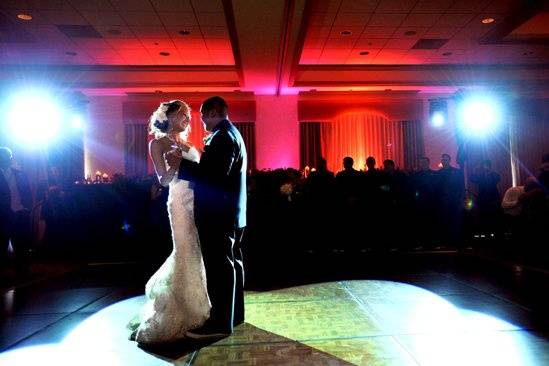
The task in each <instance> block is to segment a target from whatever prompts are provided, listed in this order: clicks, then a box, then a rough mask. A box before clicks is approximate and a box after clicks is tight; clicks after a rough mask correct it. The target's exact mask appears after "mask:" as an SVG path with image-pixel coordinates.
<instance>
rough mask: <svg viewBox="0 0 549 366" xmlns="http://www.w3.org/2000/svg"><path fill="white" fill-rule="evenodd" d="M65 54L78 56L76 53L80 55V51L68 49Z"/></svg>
mask: <svg viewBox="0 0 549 366" xmlns="http://www.w3.org/2000/svg"><path fill="white" fill-rule="evenodd" d="M65 55H69V56H76V55H78V52H74V51H67V52H65Z"/></svg>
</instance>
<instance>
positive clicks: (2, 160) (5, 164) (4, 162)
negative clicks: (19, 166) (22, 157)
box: [0, 147, 13, 169]
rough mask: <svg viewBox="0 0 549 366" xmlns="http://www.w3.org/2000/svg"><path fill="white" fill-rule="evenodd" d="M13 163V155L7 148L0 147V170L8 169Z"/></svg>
mask: <svg viewBox="0 0 549 366" xmlns="http://www.w3.org/2000/svg"><path fill="white" fill-rule="evenodd" d="M12 161H13V154H12V152H11V150H10V149H9V148H7V147H0V168H1V169H8V168H9V167H10V166H11V164H12Z"/></svg>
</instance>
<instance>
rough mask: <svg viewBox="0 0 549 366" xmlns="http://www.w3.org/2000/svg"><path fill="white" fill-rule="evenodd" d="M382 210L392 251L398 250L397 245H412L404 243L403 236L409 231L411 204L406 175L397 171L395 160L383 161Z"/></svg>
mask: <svg viewBox="0 0 549 366" xmlns="http://www.w3.org/2000/svg"><path fill="white" fill-rule="evenodd" d="M380 188H381V195H380V197H381V210H380V215H381V217H382V220H383V221H382V225H383V226H384V231H385V232H386V235H385V239H386V240H385V242H386V243H387V244H389V245H390V248H391V249H396V247H397V245H398V246H402V245H403V244H404V245H410V244H411V242H410V241H409V240H408V241H406V242H403V240H402V237H401V234H403V233H404V232H406V231H407V229H408V227H407V225H408V224H409V222H407V221H406V215H407V213H408V208H409V202H408V200H407V194H406V193H407V182H406V175H405V174H404V173H403V172H401V171H400V170H399V169H396V165H395V162H394V161H393V160H389V159H387V160H385V161H383V171H382V175H381V187H380ZM394 226H397V227H400V228H403V230H400V231H395V230H391V229H390V228H391V227H394Z"/></svg>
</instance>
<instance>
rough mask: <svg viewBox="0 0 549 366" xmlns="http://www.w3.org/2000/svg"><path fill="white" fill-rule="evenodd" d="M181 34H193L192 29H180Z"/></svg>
mask: <svg viewBox="0 0 549 366" xmlns="http://www.w3.org/2000/svg"><path fill="white" fill-rule="evenodd" d="M179 34H181V35H182V36H188V35H189V34H191V31H190V30H186V29H185V30H182V31H179Z"/></svg>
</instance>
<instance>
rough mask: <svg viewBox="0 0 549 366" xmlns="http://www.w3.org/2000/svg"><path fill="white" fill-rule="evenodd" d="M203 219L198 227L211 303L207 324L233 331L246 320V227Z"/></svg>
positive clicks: (222, 329)
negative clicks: (238, 227) (225, 227)
mask: <svg viewBox="0 0 549 366" xmlns="http://www.w3.org/2000/svg"><path fill="white" fill-rule="evenodd" d="M204 221H206V220H204ZM204 221H203V220H197V228H198V235H199V237H200V246H201V249H202V257H203V259H204V267H205V269H206V281H207V284H208V295H209V296H210V301H211V303H212V309H211V312H210V319H209V321H208V324H209V326H210V327H212V328H215V329H217V330H219V331H222V332H227V333H232V331H233V328H234V326H235V325H238V324H240V323H241V322H243V321H244V266H243V257H242V236H243V233H244V228H241V229H223V228H220V227H216V226H215V221H209V220H207V221H209V222H204ZM212 222H213V223H214V224H212Z"/></svg>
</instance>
